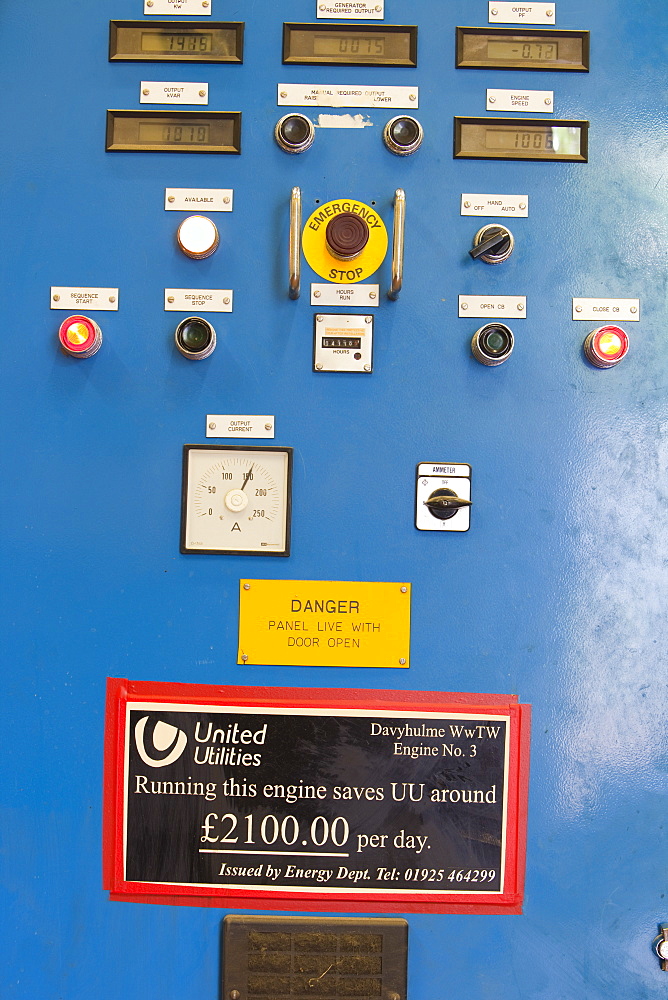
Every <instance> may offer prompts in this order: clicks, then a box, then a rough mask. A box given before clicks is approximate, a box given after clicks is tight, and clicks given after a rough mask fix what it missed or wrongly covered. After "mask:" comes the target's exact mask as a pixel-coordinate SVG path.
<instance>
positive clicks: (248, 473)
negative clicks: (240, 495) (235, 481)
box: [241, 465, 253, 490]
mask: <svg viewBox="0 0 668 1000" xmlns="http://www.w3.org/2000/svg"><path fill="white" fill-rule="evenodd" d="M252 475H253V466H252V465H251V467H250V469H249V470H248V472H247V473H246V478H245V479H244V481H243V483H242V486H241V489H242V490H245V489H246V483H247V482H248V480H249V479H250V477H251V476H252Z"/></svg>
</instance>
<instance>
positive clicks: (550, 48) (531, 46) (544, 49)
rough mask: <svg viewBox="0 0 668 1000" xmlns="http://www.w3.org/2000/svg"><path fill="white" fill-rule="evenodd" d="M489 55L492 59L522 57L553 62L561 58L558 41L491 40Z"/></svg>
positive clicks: (488, 49)
mask: <svg viewBox="0 0 668 1000" xmlns="http://www.w3.org/2000/svg"><path fill="white" fill-rule="evenodd" d="M487 55H488V57H489V58H490V59H521V60H522V61H524V60H527V61H528V62H540V61H541V60H544V61H545V62H553V61H554V60H555V59H558V58H559V46H558V45H557V43H556V42H549V43H543V42H501V41H493V40H492V41H489V42H488V43H487Z"/></svg>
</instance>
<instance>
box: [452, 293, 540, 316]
mask: <svg viewBox="0 0 668 1000" xmlns="http://www.w3.org/2000/svg"><path fill="white" fill-rule="evenodd" d="M526 314H527V298H526V295H460V296H459V315H460V316H461V317H463V318H464V317H466V316H472V317H473V318H474V319H480V318H481V317H483V316H485V317H486V316H494V317H495V318H496V319H503V317H504V316H505V317H506V319H508V318H511V317H512V319H525V318H526Z"/></svg>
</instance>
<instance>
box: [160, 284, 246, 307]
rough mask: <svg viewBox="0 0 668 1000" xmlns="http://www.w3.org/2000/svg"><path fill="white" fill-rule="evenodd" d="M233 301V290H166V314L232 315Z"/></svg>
mask: <svg viewBox="0 0 668 1000" xmlns="http://www.w3.org/2000/svg"><path fill="white" fill-rule="evenodd" d="M233 299H234V292H233V291H232V289H231V288H165V312H189V313H196V312H222V313H231V312H232V305H233ZM170 300H171V301H170Z"/></svg>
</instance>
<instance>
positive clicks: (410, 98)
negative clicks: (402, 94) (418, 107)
mask: <svg viewBox="0 0 668 1000" xmlns="http://www.w3.org/2000/svg"><path fill="white" fill-rule="evenodd" d="M408 100H409V101H417V94H409V95H408Z"/></svg>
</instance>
